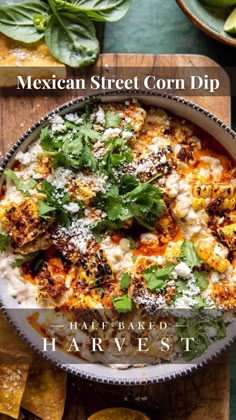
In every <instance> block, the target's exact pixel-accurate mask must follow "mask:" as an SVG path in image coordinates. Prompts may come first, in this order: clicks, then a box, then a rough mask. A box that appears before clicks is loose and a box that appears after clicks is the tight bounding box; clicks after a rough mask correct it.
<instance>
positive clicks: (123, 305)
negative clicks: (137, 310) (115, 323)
mask: <svg viewBox="0 0 236 420" xmlns="http://www.w3.org/2000/svg"><path fill="white" fill-rule="evenodd" d="M112 303H113V306H114V308H115V310H116V311H117V312H119V313H126V312H131V311H132V304H133V301H132V299H130V298H129V297H128V296H127V295H123V296H114V297H113V299H112Z"/></svg>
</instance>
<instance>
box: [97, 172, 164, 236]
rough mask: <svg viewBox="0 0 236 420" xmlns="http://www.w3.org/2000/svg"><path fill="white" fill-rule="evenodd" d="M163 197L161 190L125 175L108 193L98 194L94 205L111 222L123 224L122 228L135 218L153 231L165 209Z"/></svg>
mask: <svg viewBox="0 0 236 420" xmlns="http://www.w3.org/2000/svg"><path fill="white" fill-rule="evenodd" d="M162 197H163V196H162V193H161V191H160V190H159V188H157V187H155V186H153V185H151V184H150V183H148V182H145V183H140V182H139V181H138V180H136V178H135V177H134V176H132V175H124V176H123V177H122V178H121V180H120V183H119V184H118V185H117V184H113V185H112V186H111V188H110V189H109V190H108V191H107V193H105V194H98V195H97V197H96V198H95V199H94V202H93V204H94V206H95V207H97V208H99V209H102V210H103V211H105V212H106V214H107V220H108V221H109V222H118V223H120V222H121V223H120V228H121V227H122V224H123V226H124V224H125V221H126V220H128V219H130V218H134V219H135V220H136V221H137V222H138V224H139V225H141V226H144V227H145V228H146V229H148V230H150V231H153V230H155V224H156V221H157V219H158V217H159V216H160V215H161V214H162V212H163V209H164V205H163V201H162ZM104 222H106V221H104ZM104 222H103V223H104ZM104 227H106V223H105V224H104Z"/></svg>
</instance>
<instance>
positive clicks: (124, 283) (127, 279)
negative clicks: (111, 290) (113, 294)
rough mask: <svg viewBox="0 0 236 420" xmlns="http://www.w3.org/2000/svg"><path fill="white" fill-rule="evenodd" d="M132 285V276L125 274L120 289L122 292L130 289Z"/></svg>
mask: <svg viewBox="0 0 236 420" xmlns="http://www.w3.org/2000/svg"><path fill="white" fill-rule="evenodd" d="M130 283H131V277H130V275H129V274H128V273H124V274H123V276H122V277H121V281H120V289H121V290H124V289H128V287H129V285H130Z"/></svg>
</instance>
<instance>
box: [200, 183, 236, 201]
mask: <svg viewBox="0 0 236 420" xmlns="http://www.w3.org/2000/svg"><path fill="white" fill-rule="evenodd" d="M193 194H194V196H195V197H197V198H214V199H215V198H227V199H231V198H233V197H234V186H233V185H231V184H227V185H224V184H215V185H196V186H194V187H193Z"/></svg>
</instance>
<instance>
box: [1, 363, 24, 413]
mask: <svg viewBox="0 0 236 420" xmlns="http://www.w3.org/2000/svg"><path fill="white" fill-rule="evenodd" d="M28 370H29V365H28V364H25V365H19V364H15V365H14V364H12V365H3V364H1V363H0V413H3V414H7V415H9V416H10V417H13V418H14V419H18V418H19V413H20V405H21V399H22V396H23V393H24V390H25V385H26V380H27V376H28Z"/></svg>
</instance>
